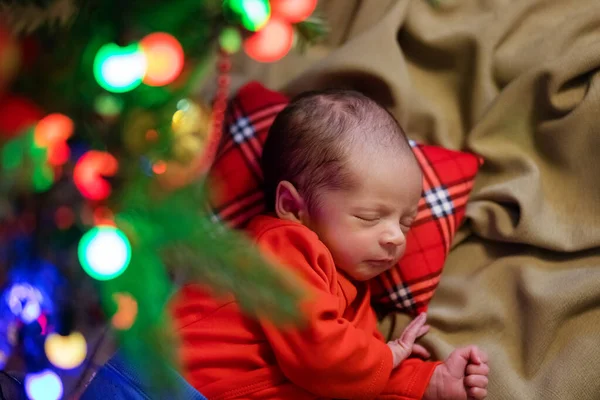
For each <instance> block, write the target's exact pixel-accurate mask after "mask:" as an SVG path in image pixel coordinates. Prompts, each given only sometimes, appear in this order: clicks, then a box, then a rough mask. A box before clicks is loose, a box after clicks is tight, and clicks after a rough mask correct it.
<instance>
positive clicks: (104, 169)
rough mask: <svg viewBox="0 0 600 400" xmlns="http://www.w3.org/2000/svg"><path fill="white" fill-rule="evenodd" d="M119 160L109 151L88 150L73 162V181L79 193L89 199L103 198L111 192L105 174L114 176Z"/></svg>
mask: <svg viewBox="0 0 600 400" xmlns="http://www.w3.org/2000/svg"><path fill="white" fill-rule="evenodd" d="M118 169H119V162H118V161H117V159H116V158H115V157H114V156H113V155H112V154H110V153H106V152H103V151H96V150H90V151H88V152H87V153H85V154H84V155H83V156H81V158H79V160H78V161H77V164H75V168H74V170H73V181H74V182H75V186H77V189H79V191H80V192H81V194H82V195H83V196H84V197H86V198H88V199H90V200H104V199H106V198H107V197H108V196H109V195H110V192H111V186H110V183H109V182H107V181H106V180H105V179H104V177H105V176H114V175H115V174H116V173H117V171H118Z"/></svg>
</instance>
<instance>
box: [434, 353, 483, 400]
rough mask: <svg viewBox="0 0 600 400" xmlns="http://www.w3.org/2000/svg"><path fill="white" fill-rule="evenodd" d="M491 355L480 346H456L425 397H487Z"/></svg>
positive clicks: (455, 399) (452, 399)
mask: <svg viewBox="0 0 600 400" xmlns="http://www.w3.org/2000/svg"><path fill="white" fill-rule="evenodd" d="M487 361H488V357H487V354H486V353H485V352H484V351H481V350H479V349H478V348H477V347H476V346H468V347H464V348H462V349H457V350H454V351H453V352H452V353H451V354H450V356H449V357H448V358H447V359H446V361H444V363H443V364H440V365H438V366H437V367H436V368H435V370H434V371H433V375H432V376H431V380H430V381H429V385H428V386H427V389H426V391H425V395H424V396H423V399H424V400H483V399H485V398H486V396H487V386H488V374H489V372H490V368H489V367H488V365H487Z"/></svg>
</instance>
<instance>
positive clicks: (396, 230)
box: [381, 226, 406, 247]
mask: <svg viewBox="0 0 600 400" xmlns="http://www.w3.org/2000/svg"><path fill="white" fill-rule="evenodd" d="M405 241H406V236H405V235H404V232H402V229H401V228H400V227H399V226H398V227H391V228H389V229H388V230H386V232H385V233H384V234H383V235H382V237H381V245H382V246H385V247H391V246H393V247H398V246H402V245H403V244H404V242H405Z"/></svg>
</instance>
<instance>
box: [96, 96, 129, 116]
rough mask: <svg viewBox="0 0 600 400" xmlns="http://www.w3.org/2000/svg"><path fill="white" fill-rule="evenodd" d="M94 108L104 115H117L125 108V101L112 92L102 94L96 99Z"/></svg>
mask: <svg viewBox="0 0 600 400" xmlns="http://www.w3.org/2000/svg"><path fill="white" fill-rule="evenodd" d="M94 109H95V110H96V112H97V113H98V114H99V115H102V116H103V117H116V116H117V115H119V114H120V113H121V111H122V110H123V101H122V100H121V99H119V98H118V97H115V96H111V95H110V94H102V95H100V96H98V97H97V98H96V100H95V101H94Z"/></svg>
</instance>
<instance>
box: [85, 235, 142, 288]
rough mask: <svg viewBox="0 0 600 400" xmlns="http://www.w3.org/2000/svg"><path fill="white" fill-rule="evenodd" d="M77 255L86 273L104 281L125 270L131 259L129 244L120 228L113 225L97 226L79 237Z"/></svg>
mask: <svg viewBox="0 0 600 400" xmlns="http://www.w3.org/2000/svg"><path fill="white" fill-rule="evenodd" d="M78 256H79V262H80V263H81V266H82V267H83V269H84V271H85V272H86V273H87V274H88V275H90V276H91V277H92V278H94V279H97V280H101V281H106V280H110V279H114V278H116V277H118V276H119V275H121V274H122V273H123V272H125V269H127V266H129V261H130V260H131V244H130V243H129V239H127V236H125V234H124V233H123V232H122V231H121V230H120V229H118V228H115V227H114V226H97V227H94V228H92V229H90V230H89V231H88V232H86V233H85V234H84V235H83V237H82V238H81V240H80V242H79V247H78Z"/></svg>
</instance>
